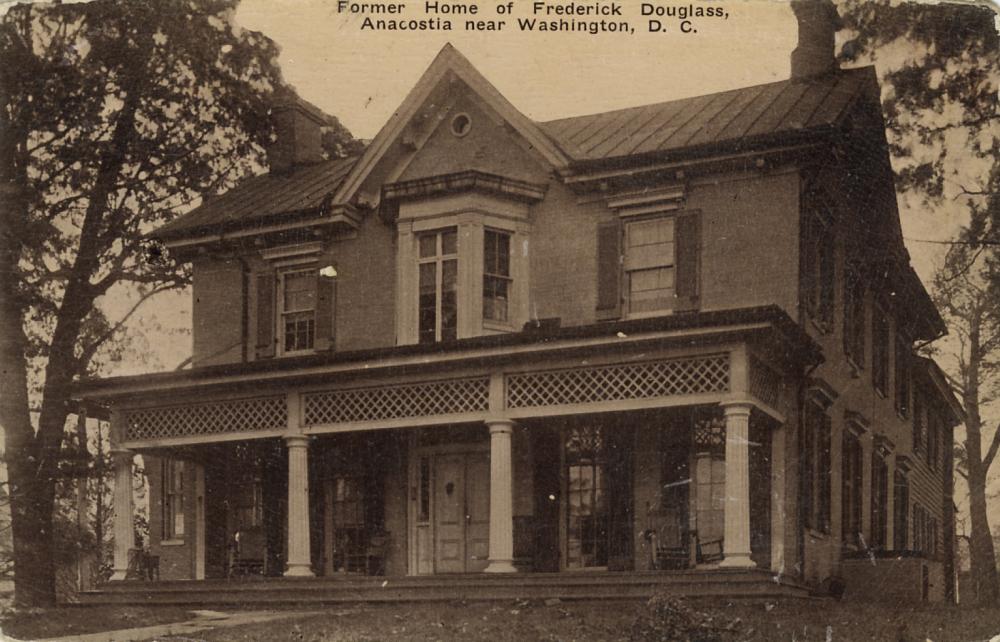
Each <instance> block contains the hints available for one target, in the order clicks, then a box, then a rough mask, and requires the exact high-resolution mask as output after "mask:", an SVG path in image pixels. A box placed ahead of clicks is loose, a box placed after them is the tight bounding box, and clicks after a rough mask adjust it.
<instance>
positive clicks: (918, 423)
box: [913, 394, 926, 453]
mask: <svg viewBox="0 0 1000 642" xmlns="http://www.w3.org/2000/svg"><path fill="white" fill-rule="evenodd" d="M925 420H926V417H924V402H923V399H922V397H921V396H920V395H919V394H916V395H913V452H915V453H918V452H923V450H924V439H925V437H926V435H925V434H924V422H925Z"/></svg>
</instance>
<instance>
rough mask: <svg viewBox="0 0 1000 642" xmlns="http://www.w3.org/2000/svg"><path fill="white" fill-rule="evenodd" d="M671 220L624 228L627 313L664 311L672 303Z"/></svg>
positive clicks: (672, 253) (671, 305)
mask: <svg viewBox="0 0 1000 642" xmlns="http://www.w3.org/2000/svg"><path fill="white" fill-rule="evenodd" d="M674 263H675V251H674V219H673V218H672V217H670V218H667V217H660V218H653V219H646V220H639V221H634V222H631V223H628V224H627V225H626V226H625V279H626V283H627V284H628V286H627V287H628V289H627V293H628V312H629V314H633V315H635V314H643V313H649V312H656V311H659V310H667V309H670V308H671V307H673V301H674Z"/></svg>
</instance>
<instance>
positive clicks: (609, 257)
mask: <svg viewBox="0 0 1000 642" xmlns="http://www.w3.org/2000/svg"><path fill="white" fill-rule="evenodd" d="M621 235H622V234H621V223H619V222H618V221H611V222H608V223H599V224H598V225H597V313H598V314H597V316H598V318H599V319H614V318H618V317H619V316H621V291H620V288H621V268H622V261H621Z"/></svg>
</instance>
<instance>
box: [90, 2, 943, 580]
mask: <svg viewBox="0 0 1000 642" xmlns="http://www.w3.org/2000/svg"><path fill="white" fill-rule="evenodd" d="M822 7H823V3H818V2H817V3H799V4H797V5H796V11H797V14H798V16H799V19H800V21H801V22H802V29H801V33H802V34H804V36H803V41H802V43H801V44H800V46H799V47H798V48H797V49H796V51H795V52H794V53H793V54H792V63H793V64H792V71H793V73H792V77H791V78H790V79H788V80H784V81H780V82H774V83H770V84H766V85H760V86H755V87H747V88H741V89H734V90H732V91H726V92H722V93H718V94H712V95H707V96H699V97H695V98H687V99H683V100H671V101H668V102H664V103H660V104H654V105H647V106H642V107H636V108H632V109H623V110H618V111H613V112H607V113H600V114H594V115H589V116H582V117H573V118H565V119H560V120H555V121H550V122H535V121H533V120H531V119H529V118H528V117H527V116H525V115H524V114H522V113H521V112H519V111H518V110H517V108H516V107H515V106H514V105H512V104H511V103H510V102H508V100H507V99H506V98H504V96H503V95H501V94H500V93H499V92H498V91H497V90H496V89H495V88H494V87H493V86H492V85H491V84H490V83H489V81H488V80H487V79H486V78H484V77H483V76H482V75H481V74H480V73H479V72H478V71H477V70H476V69H475V68H474V67H473V66H472V65H471V64H470V63H469V62H468V60H466V59H465V58H464V57H463V56H462V55H461V54H460V53H459V52H458V51H456V50H455V49H454V48H452V47H451V46H446V47H445V48H444V49H443V50H442V51H441V52H440V54H439V55H438V56H437V58H436V59H435V60H434V62H433V63H432V64H431V65H430V67H429V68H428V69H427V71H426V72H425V73H424V75H423V76H422V77H421V78H420V79H419V80H418V81H417V82H416V85H415V86H414V88H413V89H412V91H411V92H410V93H409V95H408V96H407V97H406V99H405V100H404V102H403V103H402V104H401V105H400V106H399V109H398V110H397V111H396V112H395V114H394V115H393V116H392V118H391V119H390V120H389V121H388V122H387V123H386V124H385V126H384V127H383V128H382V130H381V131H380V132H379V134H378V135H377V137H376V138H375V139H374V140H373V141H372V142H371V143H370V144H369V145H368V146H367V148H366V149H365V151H364V152H363V153H362V154H361V155H360V156H358V157H353V158H345V159H334V160H325V159H323V157H322V153H321V149H320V146H319V136H320V133H321V130H322V127H323V126H324V124H325V123H326V120H325V119H326V117H325V116H324V115H323V114H322V113H321V112H320V111H319V110H317V109H315V108H313V107H311V106H310V105H308V104H305V103H303V102H301V101H291V102H289V103H288V104H286V105H285V106H284V107H283V108H282V109H281V111H280V114H279V128H278V134H279V137H278V143H277V144H276V146H275V148H274V149H273V150H272V151H271V154H272V169H271V171H270V173H268V174H264V175H262V176H258V177H255V178H252V179H250V180H248V181H246V182H245V183H244V184H242V185H240V186H238V187H236V188H235V189H233V190H231V191H230V192H228V193H226V194H223V195H220V196H216V197H213V198H212V199H210V200H208V201H207V202H205V203H204V204H202V205H201V206H200V207H199V208H198V209H196V210H194V211H192V212H191V213H189V214H187V215H185V216H183V217H181V218H179V219H178V220H176V221H174V222H172V223H170V224H168V225H166V226H165V227H163V228H162V229H160V230H159V231H158V232H157V236H158V237H159V238H160V239H162V241H163V242H164V243H165V245H166V246H167V247H168V248H169V250H170V252H171V254H172V255H173V256H175V257H177V258H178V259H179V260H181V261H185V262H189V263H190V264H191V266H192V270H193V275H194V285H193V297H194V306H193V323H194V327H193V349H194V357H193V367H192V368H190V369H188V370H183V371H176V372H168V373H160V374H151V375H147V376H139V377H118V378H109V379H99V380H90V381H85V382H81V383H80V384H79V386H78V389H77V391H78V396H79V397H80V398H81V399H83V400H86V401H88V402H95V403H102V404H105V405H107V406H109V407H110V408H111V409H112V424H113V432H114V443H115V448H116V451H115V452H116V453H117V460H116V461H117V462H118V463H117V468H116V471H117V472H116V475H117V477H116V479H117V486H116V494H115V506H116V516H117V517H116V531H115V533H116V542H117V548H116V552H115V565H114V567H115V576H114V577H113V578H112V579H114V580H121V579H124V578H126V576H127V575H128V567H129V561H130V551H129V549H130V547H131V544H132V538H133V535H132V522H131V510H132V507H131V502H132V496H131V479H132V470H133V469H132V467H133V462H134V458H135V456H136V455H141V456H142V458H143V462H144V464H145V467H146V472H147V474H148V476H149V484H150V497H151V498H152V500H151V505H150V529H151V541H150V543H149V546H150V549H151V553H152V555H153V556H155V557H156V558H157V559H158V568H159V577H160V579H164V580H166V579H189V580H202V579H205V578H209V579H210V578H222V577H229V576H232V575H234V574H237V575H246V574H252V575H264V576H278V575H284V576H292V577H312V576H340V575H353V574H359V575H363V574H369V575H384V576H420V575H447V574H453V573H457V574H469V573H480V572H483V573H496V574H504V573H508V574H509V573H520V574H531V573H542V572H570V571H577V570H581V571H582V570H598V571H604V572H607V573H613V572H616V571H618V572H622V573H643V572H651V571H659V572H664V573H668V572H670V570H671V569H691V568H695V569H698V570H700V571H702V572H704V573H716V572H718V573H724V572H731V570H732V569H740V570H750V569H759V570H761V571H762V574H763V576H764V577H765V580H766V581H768V582H770V581H772V578H773V577H778V578H779V579H780V578H782V577H788V578H795V579H796V580H797V581H800V582H803V583H805V584H806V585H808V586H811V587H813V588H815V589H817V590H822V589H824V588H826V589H829V588H831V587H835V586H837V585H838V584H839V580H841V579H842V580H843V583H844V585H845V586H846V591H847V593H848V594H849V595H856V596H860V597H864V596H865V595H867V594H868V592H870V591H871V590H872V586H873V585H877V586H880V587H885V586H886V583H885V582H884V581H883V580H886V579H890V578H893V580H894V581H893V582H892V583H891V584H892V586H894V587H898V591H897V592H896V593H892V592H891V591H888V590H883V591H881V594H882V595H890V593H892V596H893V597H892V599H902V598H906V599H910V598H912V599H945V598H946V597H948V598H950V597H952V596H953V595H954V591H953V584H954V583H953V575H954V568H953V566H954V564H953V550H954V538H955V534H954V516H953V513H952V502H951V489H952V478H953V472H952V470H953V468H952V454H951V448H950V447H949V444H950V443H951V435H952V429H953V427H954V426H955V425H956V424H957V423H959V422H960V421H961V417H962V411H961V407H960V406H959V405H958V404H957V402H956V401H955V399H954V397H953V396H952V394H951V393H950V392H949V389H948V386H947V385H946V382H945V380H944V377H943V375H942V373H941V371H940V370H939V369H938V368H937V366H936V365H935V364H934V363H933V362H932V361H930V360H927V359H924V358H922V357H919V356H917V355H916V353H915V347H916V346H918V345H919V344H921V343H925V342H927V341H931V340H933V339H935V338H938V337H940V336H941V335H942V334H944V332H945V327H944V324H943V322H942V320H941V317H940V316H939V314H938V312H937V310H936V309H935V307H934V305H933V303H932V302H931V300H930V298H929V297H928V294H927V292H926V290H925V288H924V287H923V285H922V284H921V282H920V280H919V278H918V277H917V276H916V274H915V272H914V271H913V269H912V268H911V267H910V264H909V256H908V254H907V252H906V249H905V247H904V244H903V240H902V235H901V231H900V224H899V214H898V211H897V209H896V197H895V191H894V187H893V176H892V171H891V168H890V165H889V156H888V151H887V145H886V141H885V136H884V126H883V121H882V117H881V111H880V104H879V86H878V83H877V79H876V75H875V72H874V69H873V68H870V67H868V68H860V69H851V70H840V69H838V68H836V66H835V64H834V59H833V36H832V34H833V28H834V27H833V24H832V17H831V16H830V14H829V13H827V12H825V10H823V9H822ZM817 8H819V9H817ZM806 36H808V37H806ZM873 560H875V561H877V563H875V564H873V563H872V561H873ZM873 575H874V576H875V578H876V579H878V580H880V581H878V582H875V583H873V582H871V581H870V580H871V579H872V576H873ZM594 577H597V575H594ZM893 590H895V589H893Z"/></svg>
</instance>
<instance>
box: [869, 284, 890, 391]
mask: <svg viewBox="0 0 1000 642" xmlns="http://www.w3.org/2000/svg"><path fill="white" fill-rule="evenodd" d="M892 345H893V343H892V328H891V323H890V321H889V314H888V313H887V312H886V309H885V306H884V305H883V304H881V303H878V302H876V303H875V305H874V306H872V386H873V387H874V388H875V391H876V392H878V393H879V394H880V395H882V397H883V398H885V397H888V396H889V352H890V350H892Z"/></svg>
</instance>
